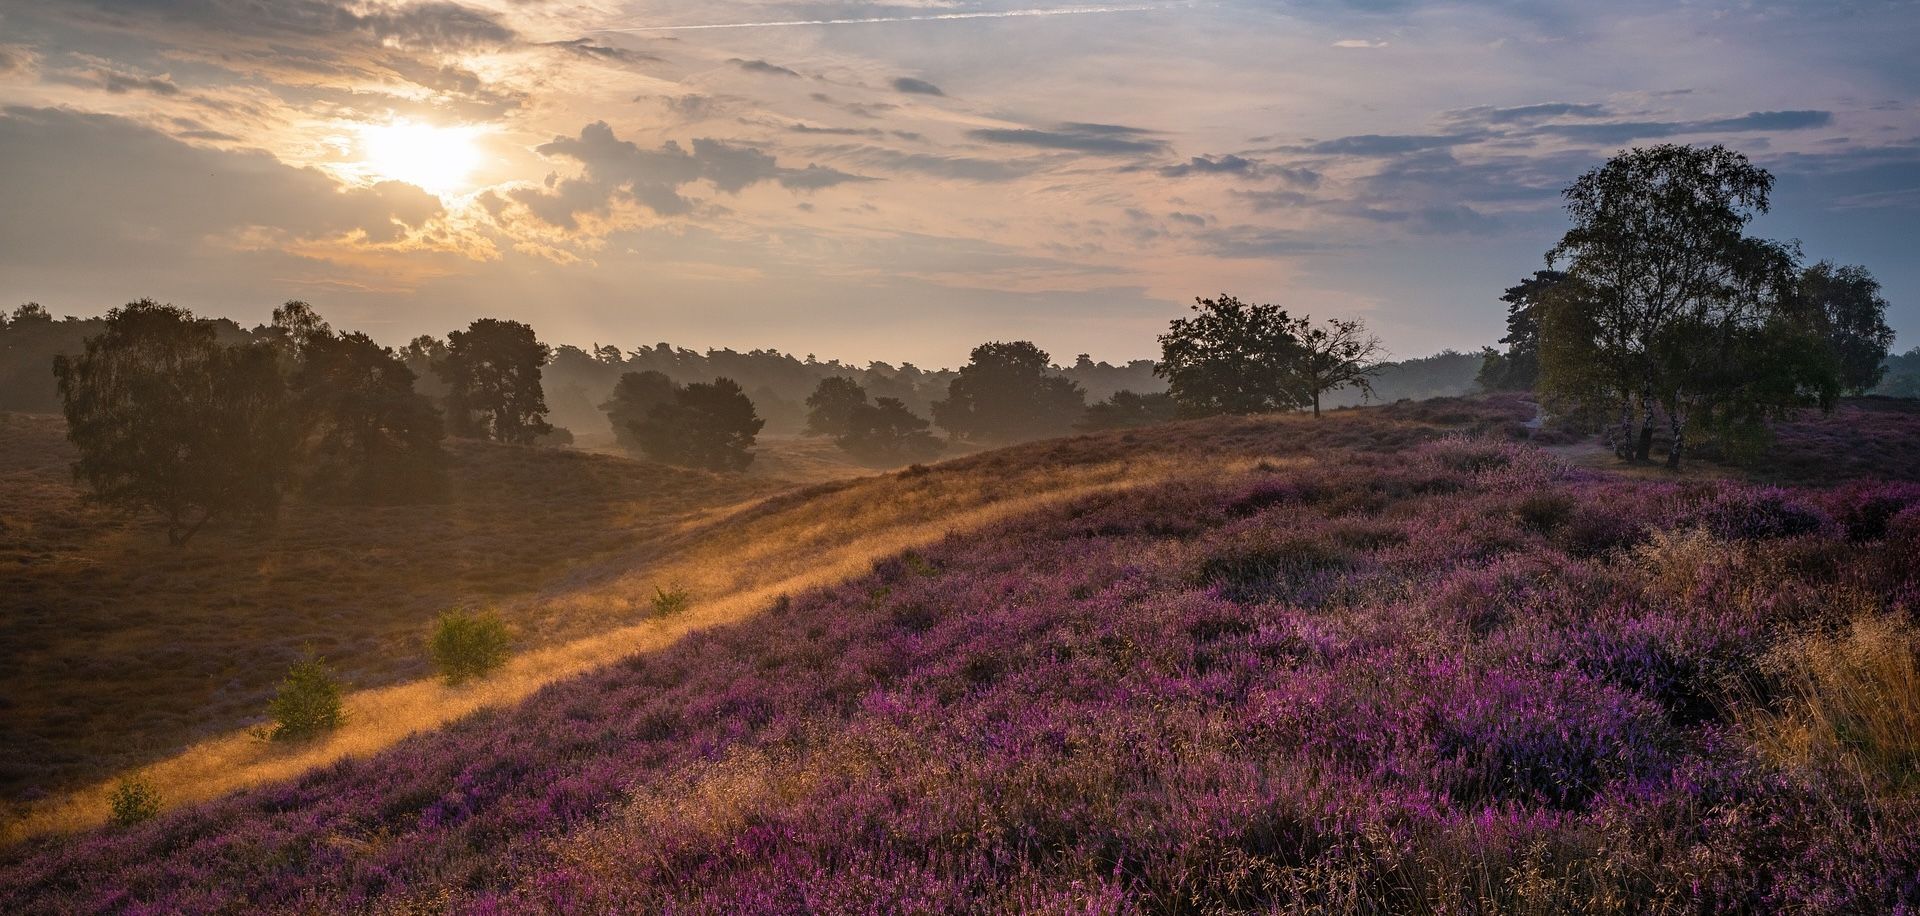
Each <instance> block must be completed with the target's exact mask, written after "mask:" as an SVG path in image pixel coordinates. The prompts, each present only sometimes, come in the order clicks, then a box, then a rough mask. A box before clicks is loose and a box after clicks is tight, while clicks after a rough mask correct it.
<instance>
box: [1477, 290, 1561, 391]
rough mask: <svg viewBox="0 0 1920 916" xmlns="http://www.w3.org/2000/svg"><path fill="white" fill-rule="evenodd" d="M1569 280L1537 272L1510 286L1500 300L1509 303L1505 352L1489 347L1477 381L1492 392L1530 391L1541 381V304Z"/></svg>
mask: <svg viewBox="0 0 1920 916" xmlns="http://www.w3.org/2000/svg"><path fill="white" fill-rule="evenodd" d="M1566 279H1567V275H1566V274H1564V273H1561V272H1560V271H1557V270H1536V271H1534V272H1533V276H1531V277H1528V278H1527V279H1525V280H1521V281H1520V282H1519V283H1518V284H1516V285H1514V286H1510V287H1507V291H1506V293H1504V294H1503V295H1501V297H1500V301H1501V302H1505V303H1506V304H1507V336H1505V337H1502V338H1500V342H1501V343H1503V344H1506V345H1507V349H1506V352H1505V353H1500V352H1496V351H1494V350H1492V349H1491V348H1489V349H1488V350H1487V355H1486V360H1485V362H1483V363H1482V364H1481V366H1480V375H1479V377H1478V381H1479V382H1480V386H1481V387H1482V388H1485V389H1487V390H1489V391H1527V390H1531V389H1532V388H1533V386H1534V385H1536V384H1538V383H1539V381H1540V302H1541V300H1542V299H1543V298H1544V297H1545V296H1546V295H1547V293H1548V292H1549V291H1551V290H1552V289H1553V288H1554V287H1556V286H1558V285H1559V284H1560V283H1562V282H1564V281H1565V280H1566Z"/></svg>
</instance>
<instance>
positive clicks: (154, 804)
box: [107, 776, 160, 827]
mask: <svg viewBox="0 0 1920 916" xmlns="http://www.w3.org/2000/svg"><path fill="white" fill-rule="evenodd" d="M107 804H108V805H109V806H110V810H109V813H108V815H107V819H108V820H110V821H112V822H113V825H114V826H116V827H129V826H132V825H134V824H138V823H140V822H141V821H144V820H147V819H149V818H151V817H153V816H154V815H156V814H159V813H160V792H159V791H158V790H156V789H155V788H154V787H153V783H150V782H148V781H146V780H144V779H141V778H140V777H138V776H131V777H128V778H126V779H123V780H121V781H120V784H119V785H117V786H114V787H113V794H112V795H109V796H107Z"/></svg>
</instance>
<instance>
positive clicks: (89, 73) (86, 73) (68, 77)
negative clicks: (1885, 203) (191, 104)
mask: <svg viewBox="0 0 1920 916" xmlns="http://www.w3.org/2000/svg"><path fill="white" fill-rule="evenodd" d="M46 78H47V80H48V81H49V82H55V83H65V84H67V85H69V86H86V87H89V88H94V89H104V90H106V91H107V92H110V93H112V94H114V95H127V94H129V93H134V92H146V93H151V94H153V95H161V96H174V95H179V94H180V87H179V86H178V85H175V84H174V82H173V79H172V78H171V77H168V76H140V75H138V74H133V73H121V72H119V71H115V70H107V69H104V68H99V69H93V70H81V71H67V72H55V73H49V74H47V75H46Z"/></svg>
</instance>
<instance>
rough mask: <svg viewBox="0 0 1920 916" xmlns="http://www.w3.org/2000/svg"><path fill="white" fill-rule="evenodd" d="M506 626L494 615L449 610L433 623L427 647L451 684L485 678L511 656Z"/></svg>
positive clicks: (434, 663)
mask: <svg viewBox="0 0 1920 916" xmlns="http://www.w3.org/2000/svg"><path fill="white" fill-rule="evenodd" d="M510 643H511V640H510V639H509V637H508V636H507V625H506V623H505V622H504V621H502V620H501V619H500V618H499V617H498V616H497V615H494V614H473V613H468V612H466V611H449V612H447V613H445V614H442V615H440V622H439V623H437V624H435V625H434V628H433V638H432V639H430V640H428V641H427V648H428V650H429V651H430V652H431V653H432V654H433V665H434V667H436V668H438V669H440V676H441V677H444V678H446V680H447V684H448V685H449V686H459V685H460V684H463V683H465V682H466V681H468V680H470V679H473V678H481V677H486V676H487V675H488V674H489V673H491V672H492V671H493V670H494V669H495V668H498V667H500V666H501V665H504V664H506V663H507V657H508V656H509V655H511V654H512V653H511V651H510Z"/></svg>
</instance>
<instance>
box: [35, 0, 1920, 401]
mask: <svg viewBox="0 0 1920 916" xmlns="http://www.w3.org/2000/svg"><path fill="white" fill-rule="evenodd" d="M1915 48H1920V2H1915V0H1902V2H1888V0H1781V2H1758V0H1749V2H1737V0H1725V2H1689V0H1680V2H1673V0H1664V2H1653V0H1618V2H1608V3H1592V2H1585V3H1548V2H1539V0H1450V2H1428V0H1349V2H1338V0H1296V2H1282V0H1221V2H1164V0H1140V2H1109V3H1098V2H1081V3H1077V4H1076V3H1053V4H1050V3H1046V2H1042V0H903V2H897V3H857V2H819V0H790V2H742V0H708V2H700V3H693V2H666V0H595V2H589V3H574V2H564V0H429V2H394V3H382V2H376V0H367V2H360V0H272V2H266V0H174V2H167V0H0V304H5V305H8V306H10V305H12V304H13V303H17V302H24V301H28V300H34V301H39V302H41V303H43V304H45V305H46V306H47V307H48V308H50V309H51V310H52V311H53V312H54V313H55V314H63V315H64V314H75V315H93V314H99V313H101V312H103V311H105V310H106V309H108V308H111V307H113V306H115V305H118V304H121V303H124V302H127V301H129V300H132V299H136V298H140V297H152V298H155V299H160V300H162V301H170V302H173V303H175V304H177V305H182V306H186V307H189V308H191V309H193V310H195V311H196V312H198V313H200V314H203V315H225V316H230V317H233V318H235V319H236V320H239V321H241V322H242V323H246V324H251V323H254V322H259V321H264V320H265V319H266V318H267V315H268V313H269V312H270V310H271V309H272V308H273V307H274V305H276V304H278V303H279V302H281V301H283V300H286V299H295V298H297V299H304V300H307V301H309V302H312V303H313V304H314V305H315V307H316V308H317V309H318V310H319V311H320V312H321V313H322V314H323V315H325V316H326V317H327V318H328V319H329V320H331V321H332V322H333V324H334V325H335V326H336V327H343V328H351V329H358V330H365V331H367V332H369V333H371V334H373V335H374V336H375V337H376V338H377V339H380V340H382V341H384V342H387V343H393V344H398V343H401V342H404V341H405V340H407V339H409V338H411V337H413V336H414V335H416V334H420V333H434V334H444V333H445V332H446V331H448V330H450V329H453V328H457V327H462V326H464V325H465V324H466V323H467V322H468V321H469V320H471V319H473V318H475V317H481V316H493V317H504V318H513V319H519V320H524V321H527V322H529V323H531V324H532V325H533V326H534V327H535V329H536V330H537V331H538V332H539V333H540V334H541V336H542V338H543V339H545V340H547V341H548V342H550V343H573V344H578V345H582V346H585V345H589V344H594V343H599V344H615V345H619V346H622V347H634V346H643V345H651V344H653V343H655V342H658V341H669V342H672V343H674V344H676V345H680V346H688V347H693V348H695V349H704V348H707V347H732V348H734V349H740V350H745V349H753V348H763V347H764V348H773V349H779V350H783V351H789V352H794V353H797V354H809V353H812V354H817V355H818V356H819V357H820V358H822V359H826V358H840V359H846V360H850V361H854V362H859V363H864V362H866V361H868V360H886V361H889V362H894V363H898V362H902V361H906V362H913V363H916V364H918V365H921V366H925V367H935V366H954V365H958V364H960V363H962V362H964V361H965V359H966V353H967V351H968V350H969V349H970V348H971V347H972V346H974V345H975V344H978V343H980V342H982V341H986V340H1012V339H1027V340H1033V341H1035V342H1037V343H1038V344H1040V346H1041V347H1043V348H1045V349H1047V350H1049V351H1050V352H1052V353H1053V355H1054V357H1055V359H1056V361H1059V362H1067V363H1070V362H1072V360H1073V357H1074V356H1075V355H1076V354H1080V353H1088V354H1091V355H1092V356H1093V357H1094V358H1095V359H1105V360H1111V361H1119V360H1123V359H1133V358H1141V357H1150V356H1153V355H1155V354H1156V352H1157V344H1156V343H1155V340H1154V337H1155V335H1156V334H1158V333H1161V332H1162V331H1164V330H1165V328H1166V324H1167V322H1168V321H1169V320H1170V319H1172V318H1175V317H1178V316H1179V315H1181V314H1183V313H1184V311H1185V308H1186V305H1187V304H1188V303H1190V302H1191V301H1192V299H1193V298H1194V297H1195V296H1210V295H1214V294H1217V293H1222V292H1225V293H1231V294H1233V295H1237V296H1239V297H1241V298H1243V299H1249V300H1257V301H1263V302H1274V303H1279V304H1281V305H1283V306H1285V307H1287V308H1289V309H1290V310H1292V311H1294V312H1295V313H1296V314H1299V313H1302V312H1304V313H1309V314H1312V315H1314V316H1316V317H1319V316H1327V317H1332V316H1339V317H1357V318H1360V319H1363V320H1364V321H1365V322H1367V324H1368V325H1369V326H1370V327H1371V328H1373V329H1374V330H1375V331H1376V332H1377V333H1378V334H1379V335H1380V337H1381V338H1382V340H1383V341H1384V343H1385V344H1386V346H1387V347H1388V349H1389V350H1390V351H1391V352H1392V353H1393V354H1394V355H1396V356H1399V357H1413V356H1423V355H1427V354H1430V353H1434V352H1436V351H1439V350H1441V349H1444V348H1453V349H1460V350H1470V349H1476V348H1478V347H1480V346H1482V345H1484V344H1488V343H1491V342H1493V341H1494V340H1496V339H1497V338H1498V337H1499V336H1500V335H1501V334H1502V333H1503V331H1504V319H1505V313H1504V307H1503V306H1502V304H1501V303H1500V302H1499V301H1498V297H1499V295H1500V293H1501V291H1502V290H1503V289H1504V288H1505V287H1507V286H1509V285H1511V284H1512V283H1513V282H1515V281H1517V280H1518V279H1520V278H1521V277H1523V276H1526V275H1528V274H1529V273H1531V272H1532V271H1533V270H1536V269H1538V268H1540V267H1543V266H1544V262H1543V256H1544V252H1545V251H1546V250H1547V249H1548V248H1549V247H1551V246H1552V244H1553V243H1554V242H1555V241H1556V240H1557V238H1558V237H1559V235H1560V233H1561V232H1563V231H1564V230H1565V228H1566V220H1565V216H1564V214H1563V212H1562V211H1561V210H1560V198H1559V191H1560V189H1561V188H1563V187H1565V186H1566V185H1567V184H1568V183H1569V182H1571V181H1572V180H1573V179H1574V178H1575V177H1576V176H1578V175H1579V174H1580V173H1581V172H1582V171H1584V170H1586V169H1589V168H1592V167H1593V166H1595V165H1597V164H1599V163H1600V162H1602V161H1604V159H1605V158H1606V157H1607V156H1609V155H1611V154H1613V153H1615V152H1617V151H1619V150H1621V149H1624V148H1627V147H1631V146H1635V145H1647V144H1653V143H1661V142H1684V143H1715V142H1718V143H1725V144H1727V145H1728V146H1730V147H1732V148H1734V149H1737V150H1740V151H1742V152H1744V153H1746V154H1747V155H1749V156H1750V157H1752V158H1753V159H1754V160H1755V161H1756V162H1758V163H1759V164H1761V165H1762V166H1764V167H1766V168H1767V169H1769V170H1771V171H1772V172H1773V173H1774V175H1775V176H1776V177H1777V179H1778V184H1777V186H1776V189H1775V195H1774V208H1773V211H1772V212H1771V213H1769V214H1767V215H1766V216H1764V217H1762V218H1761V219H1760V220H1758V221H1757V222H1756V223H1755V227H1754V231H1756V232H1757V233H1759V234H1762V235H1766V236H1769V237H1773V238H1780V239H1798V240H1799V241H1800V242H1801V245H1802V247H1803V250H1804V252H1805V255H1806V257H1807V258H1808V259H1809V260H1816V259H1823V258H1824V259H1832V260H1835V261H1838V262H1841V263H1847V264H1861V265H1864V266H1866V267H1867V268H1868V269H1869V270H1870V271H1872V272H1873V273H1874V275H1875V276H1877V277H1878V278H1879V279H1880V280H1881V282H1882V283H1883V285H1884V292H1885V295H1886V297H1887V298H1888V300H1889V301H1890V302H1891V303H1892V305H1891V308H1890V309H1889V315H1888V318H1889V322H1890V323H1891V324H1893V326H1894V327H1895V330H1896V331H1897V332H1898V333H1899V341H1898V343H1897V344H1896V347H1897V348H1898V349H1901V350H1904V349H1907V348H1910V347H1914V346H1920V263H1916V257H1915V255H1916V251H1917V249H1916V241H1915V240H1916V239H1917V238H1920V231H1917V230H1920V108H1917V107H1916V106H1917V105H1920V59H1917V58H1916V56H1915V55H1914V54H1913V50H1914V49H1915Z"/></svg>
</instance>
